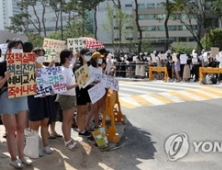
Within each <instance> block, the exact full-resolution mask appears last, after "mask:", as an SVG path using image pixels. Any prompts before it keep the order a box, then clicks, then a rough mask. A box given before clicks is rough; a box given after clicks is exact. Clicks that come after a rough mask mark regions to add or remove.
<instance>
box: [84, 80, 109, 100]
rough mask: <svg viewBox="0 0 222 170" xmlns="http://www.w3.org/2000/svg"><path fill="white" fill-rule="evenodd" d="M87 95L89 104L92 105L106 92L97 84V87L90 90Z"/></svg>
mask: <svg viewBox="0 0 222 170" xmlns="http://www.w3.org/2000/svg"><path fill="white" fill-rule="evenodd" d="M88 93H89V97H90V100H91V103H92V104H94V103H96V102H97V101H98V100H99V99H101V98H102V97H103V96H104V95H105V94H106V90H105V87H103V84H102V83H98V84H97V85H95V86H93V87H92V88H90V89H89V90H88Z"/></svg>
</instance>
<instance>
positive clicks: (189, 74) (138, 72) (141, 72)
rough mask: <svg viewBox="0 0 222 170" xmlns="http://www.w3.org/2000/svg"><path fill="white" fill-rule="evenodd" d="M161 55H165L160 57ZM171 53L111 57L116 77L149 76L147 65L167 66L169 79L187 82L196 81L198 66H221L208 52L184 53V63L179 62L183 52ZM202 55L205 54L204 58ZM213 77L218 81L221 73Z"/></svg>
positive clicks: (197, 79)
mask: <svg viewBox="0 0 222 170" xmlns="http://www.w3.org/2000/svg"><path fill="white" fill-rule="evenodd" d="M161 55H165V57H163V58H161V57H160V56H161ZM173 55H174V54H173V53H171V51H170V50H168V51H167V52H166V53H163V54H161V52H157V51H154V52H153V53H150V54H148V53H140V54H138V55H136V54H129V53H128V54H121V55H120V56H118V57H114V59H113V63H114V65H115V68H116V73H115V75H116V77H130V78H132V77H134V78H146V77H147V78H149V71H148V70H149V67H167V71H168V76H169V78H168V80H169V81H176V82H179V81H186V82H189V81H190V80H192V81H194V82H197V81H199V68H200V67H213V68H221V67H222V63H221V62H220V61H217V60H216V57H212V56H211V53H210V52H204V51H203V52H202V53H200V54H197V53H192V54H185V55H186V56H187V59H186V62H185V63H181V56H182V55H184V54H182V53H178V54H176V56H175V58H173ZM203 55H206V59H204V57H203ZM211 76H212V75H211ZM155 77H156V79H157V80H162V79H163V77H164V76H163V74H161V73H156V74H155ZM215 77H216V79H217V80H218V82H219V81H221V75H215Z"/></svg>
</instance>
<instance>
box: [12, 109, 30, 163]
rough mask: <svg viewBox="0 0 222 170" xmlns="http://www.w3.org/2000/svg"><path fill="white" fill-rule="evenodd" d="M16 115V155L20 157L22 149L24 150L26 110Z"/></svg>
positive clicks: (22, 155) (21, 156)
mask: <svg viewBox="0 0 222 170" xmlns="http://www.w3.org/2000/svg"><path fill="white" fill-rule="evenodd" d="M15 117H16V122H17V129H16V130H17V135H16V142H17V149H18V156H19V159H22V158H23V157H24V154H23V151H24V130H25V126H26V121H27V111H21V112H19V113H18V114H17V115H15Z"/></svg>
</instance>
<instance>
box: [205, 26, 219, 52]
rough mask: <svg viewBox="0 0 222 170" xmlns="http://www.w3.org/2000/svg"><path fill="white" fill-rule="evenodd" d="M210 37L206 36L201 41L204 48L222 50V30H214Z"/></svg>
mask: <svg viewBox="0 0 222 170" xmlns="http://www.w3.org/2000/svg"><path fill="white" fill-rule="evenodd" d="M208 34H209V35H207V34H205V36H204V37H203V38H202V39H201V44H202V46H203V47H206V48H208V47H219V48H220V49H222V44H221V40H222V29H218V28H217V29H212V30H211V31H210V32H209V33H208Z"/></svg>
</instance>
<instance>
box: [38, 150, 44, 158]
mask: <svg viewBox="0 0 222 170" xmlns="http://www.w3.org/2000/svg"><path fill="white" fill-rule="evenodd" d="M39 157H43V152H42V149H39Z"/></svg>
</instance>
